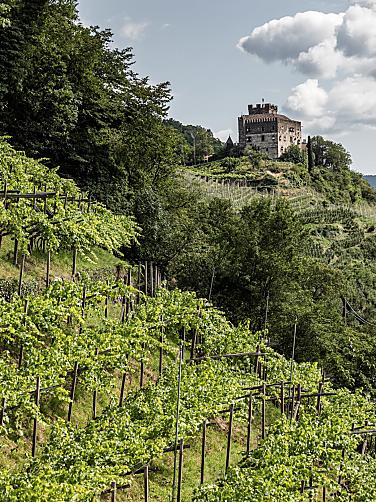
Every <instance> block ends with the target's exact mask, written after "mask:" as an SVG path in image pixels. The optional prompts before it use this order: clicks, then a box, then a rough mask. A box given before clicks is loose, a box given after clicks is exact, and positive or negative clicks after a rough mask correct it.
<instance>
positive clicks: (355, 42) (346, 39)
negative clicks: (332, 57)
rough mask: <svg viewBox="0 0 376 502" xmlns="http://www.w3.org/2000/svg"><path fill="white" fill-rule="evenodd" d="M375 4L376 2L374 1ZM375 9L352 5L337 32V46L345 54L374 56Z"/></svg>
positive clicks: (375, 39) (375, 52)
mask: <svg viewBox="0 0 376 502" xmlns="http://www.w3.org/2000/svg"><path fill="white" fill-rule="evenodd" d="M375 5H376V3H375ZM375 26H376V10H374V9H371V8H367V7H362V6H360V5H354V6H352V7H350V8H349V9H348V11H347V12H346V14H345V16H344V19H343V23H342V25H341V26H340V27H339V30H338V33H337V48H338V49H339V50H342V52H343V53H344V54H345V55H346V56H359V57H363V56H365V57H375V56H376V31H375Z"/></svg>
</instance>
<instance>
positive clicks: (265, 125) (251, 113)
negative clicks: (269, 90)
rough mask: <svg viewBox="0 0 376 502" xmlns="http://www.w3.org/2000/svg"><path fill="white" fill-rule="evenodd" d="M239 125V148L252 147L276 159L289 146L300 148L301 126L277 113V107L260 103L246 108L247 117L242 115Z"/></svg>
mask: <svg viewBox="0 0 376 502" xmlns="http://www.w3.org/2000/svg"><path fill="white" fill-rule="evenodd" d="M238 123H239V146H240V147H241V148H245V147H246V146H247V145H250V146H252V147H253V148H255V149H256V150H259V151H260V152H264V153H266V154H267V155H268V156H269V158H271V159H278V158H279V157H280V156H281V155H282V154H283V153H284V152H286V151H287V149H288V148H289V147H290V146H291V145H298V146H301V145H302V144H303V141H302V124H301V122H298V121H296V120H291V119H289V118H288V117H286V115H280V114H279V113H278V106H276V105H272V104H271V103H262V104H257V105H255V106H254V105H249V106H248V115H242V116H241V117H239V119H238Z"/></svg>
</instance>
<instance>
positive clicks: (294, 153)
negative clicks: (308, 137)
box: [280, 145, 306, 164]
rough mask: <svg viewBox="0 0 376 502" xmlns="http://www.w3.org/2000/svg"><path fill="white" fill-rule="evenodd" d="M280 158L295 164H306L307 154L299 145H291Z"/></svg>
mask: <svg viewBox="0 0 376 502" xmlns="http://www.w3.org/2000/svg"><path fill="white" fill-rule="evenodd" d="M280 160H282V161H283V162H292V163H293V164H305V163H306V155H305V153H304V152H303V150H302V149H301V148H300V147H299V146H298V145H291V146H289V148H288V149H287V150H286V152H284V153H283V154H282V155H281V157H280Z"/></svg>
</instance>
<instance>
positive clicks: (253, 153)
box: [244, 145, 268, 169]
mask: <svg viewBox="0 0 376 502" xmlns="http://www.w3.org/2000/svg"><path fill="white" fill-rule="evenodd" d="M244 155H246V156H247V157H248V158H249V160H250V161H251V162H252V165H253V167H254V168H255V169H258V168H260V167H261V165H262V161H266V160H267V159H268V155H267V154H266V153H264V152H260V151H259V150H256V149H255V148H253V146H250V145H248V146H247V147H246V148H245V150H244Z"/></svg>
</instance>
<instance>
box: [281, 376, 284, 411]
mask: <svg viewBox="0 0 376 502" xmlns="http://www.w3.org/2000/svg"><path fill="white" fill-rule="evenodd" d="M284 412H285V383H284V382H281V414H282V415H283V414H284Z"/></svg>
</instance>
